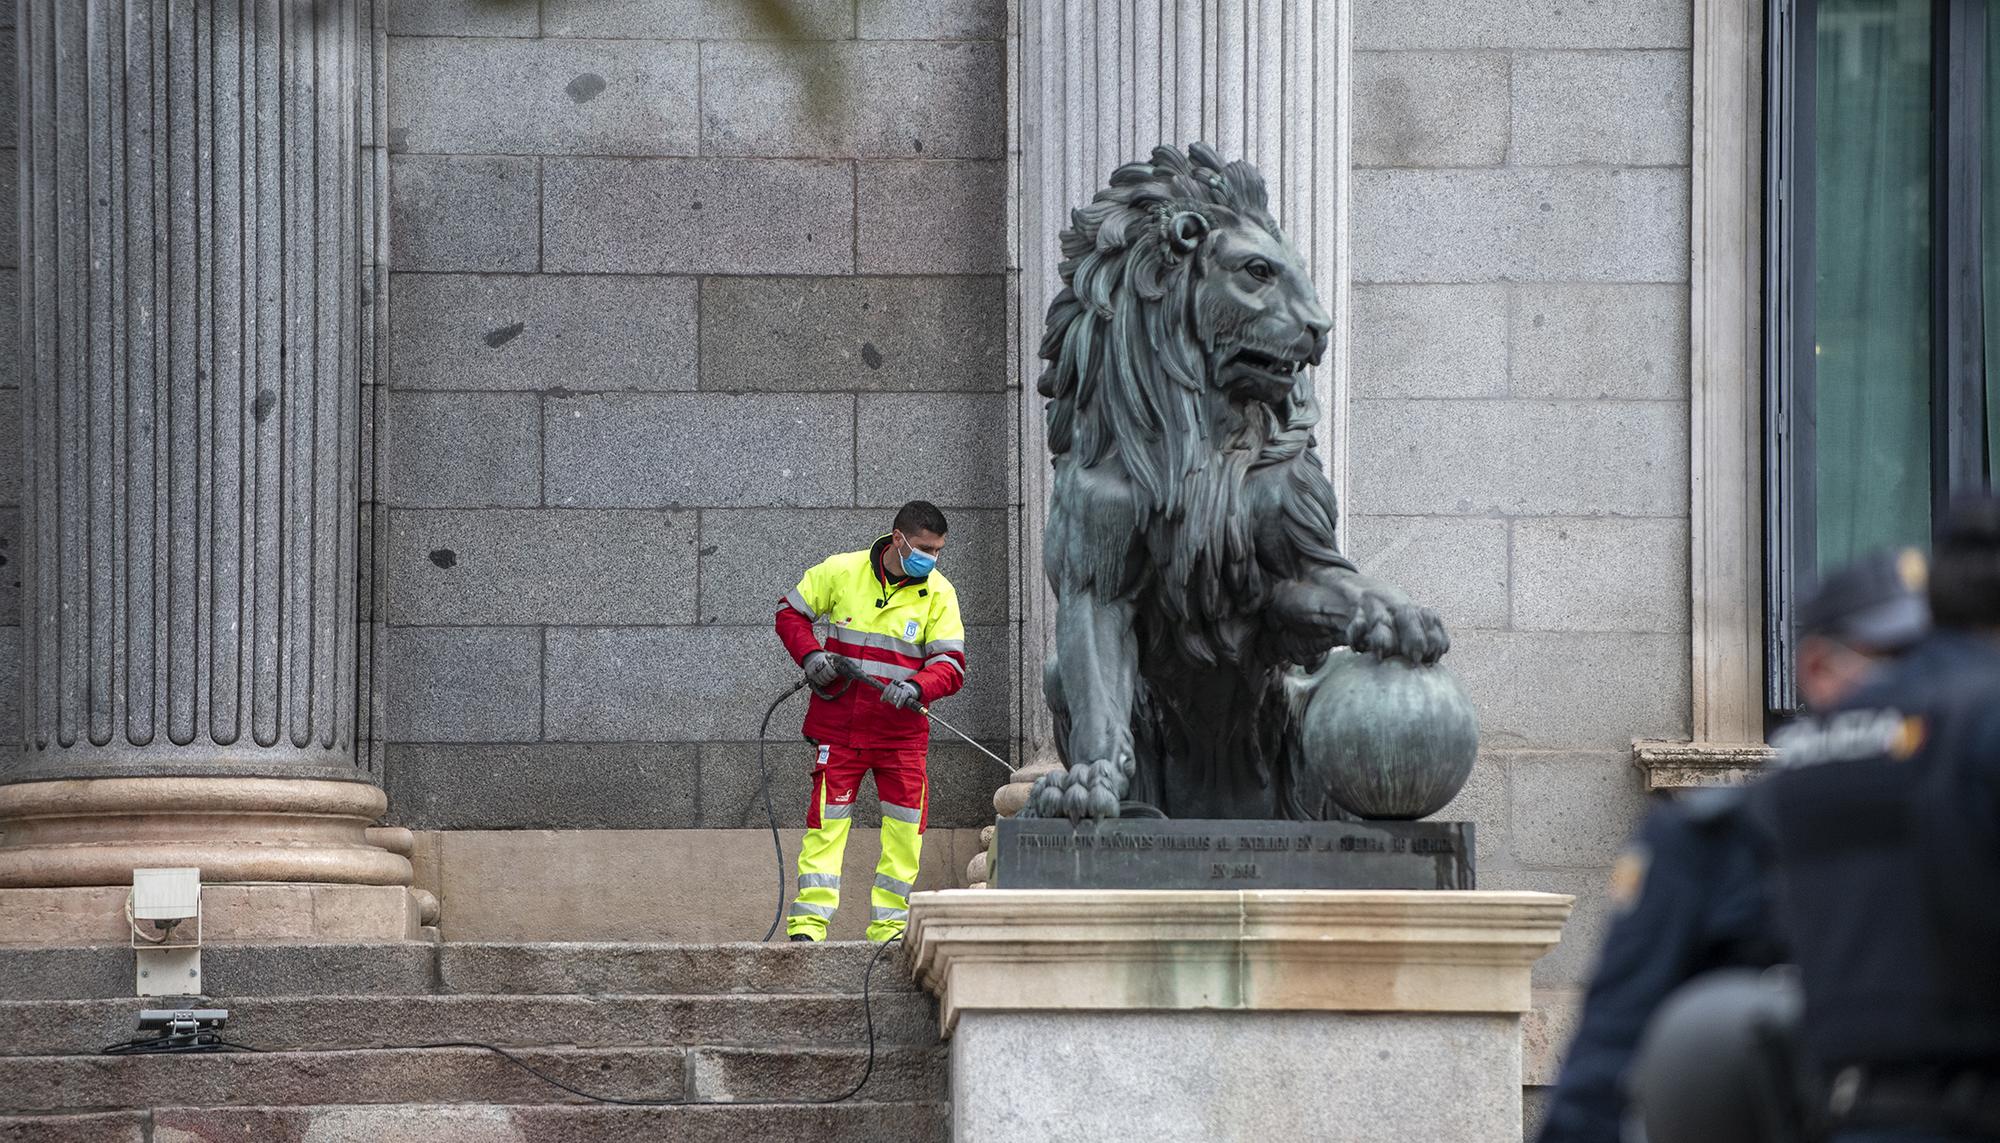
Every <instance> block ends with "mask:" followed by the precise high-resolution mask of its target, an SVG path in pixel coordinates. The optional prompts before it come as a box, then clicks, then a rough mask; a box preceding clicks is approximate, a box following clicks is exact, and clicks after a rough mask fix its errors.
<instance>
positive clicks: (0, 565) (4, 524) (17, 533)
mask: <svg viewBox="0 0 2000 1143" xmlns="http://www.w3.org/2000/svg"><path fill="white" fill-rule="evenodd" d="M12 396H13V394H12V393H5V392H0V401H6V400H8V399H9V398H11V397H12ZM20 622H21V511H20V509H18V508H0V627H13V626H16V625H18V624H19V623H20ZM14 701H16V700H15V699H14V698H13V696H11V695H9V696H6V697H4V698H0V704H4V703H10V702H14Z"/></svg>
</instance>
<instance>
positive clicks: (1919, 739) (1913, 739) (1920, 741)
mask: <svg viewBox="0 0 2000 1143" xmlns="http://www.w3.org/2000/svg"><path fill="white" fill-rule="evenodd" d="M1923 745H1924V720H1923V719H1921V718H1918V717H1917V716H1915V715H1911V716H1910V717H1908V718H1906V719H1904V720H1903V724H1902V725H1901V726H1899V727H1897V728H1896V736H1895V737H1894V738H1892V739H1890V740H1889V757H1890V758H1893V759H1895V760H1896V761H1898V762H1907V761H1909V759H1910V757H1911V756H1912V755H1914V754H1915V753H1916V752H1917V751H1919V750H1921V749H1923Z"/></svg>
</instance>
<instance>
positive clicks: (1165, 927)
mask: <svg viewBox="0 0 2000 1143" xmlns="http://www.w3.org/2000/svg"><path fill="white" fill-rule="evenodd" d="M1572 901H1573V898H1571V897H1569V896H1566V895H1562V894H1554V893H1529V892H1488V891H1464V892H1451V891H1428V892H1425V891H1408V892H1405V891H1371V890H1293V891H1285V890H1238V891H1230V890H1179V891H1177V890H1117V891H1113V890H1106V891H1090V890H1059V889H1058V890H1043V889H985V890H979V891H970V890H946V891H943V892H929V893H918V894H916V895H915V896H913V897H912V898H911V899H910V938H909V947H910V950H911V953H910V955H911V964H912V972H913V975H914V976H915V977H916V979H917V980H918V982H919V983H920V984H922V985H923V986H924V987H925V988H926V989H928V990H929V991H931V992H932V993H934V994H936V995H937V997H938V999H939V1008H938V1015H939V1020H940V1022H941V1024H942V1027H943V1030H944V1032H945V1034H946V1035H950V1034H951V1033H952V1031H953V1030H954V1029H955V1027H956V1026H957V1023H958V1018H959V1016H960V1014H961V1013H963V1012H966V1011H1005V1012H1023V1011H1041V1010H1066V1011H1068V1010H1078V1009H1082V1010H1100V1011H1101V1010H1153V1011H1159V1010H1189V1009H1225V1010H1254V1011H1317V1012H1457V1013H1507V1014H1518V1013H1522V1012H1526V1011H1528V1010H1529V1008H1530V1007H1531V999H1530V994H1529V970H1530V968H1531V967H1532V966H1533V965H1534V962H1535V961H1536V960H1537V959H1539V958H1540V957H1541V956H1542V955H1543V954H1544V953H1546V952H1548V950H1549V949H1550V948H1552V947H1554V945H1555V943H1556V941H1557V939H1558V938H1559V937H1560V936H1561V933H1562V924H1563V921H1564V919H1565V918H1566V917H1567V916H1568V915H1569V909H1570V904H1571V902H1572Z"/></svg>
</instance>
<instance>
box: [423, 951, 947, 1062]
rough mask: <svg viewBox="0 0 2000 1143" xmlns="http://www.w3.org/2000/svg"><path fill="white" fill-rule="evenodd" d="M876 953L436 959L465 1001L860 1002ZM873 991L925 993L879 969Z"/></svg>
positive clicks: (487, 954) (902, 976)
mask: <svg viewBox="0 0 2000 1143" xmlns="http://www.w3.org/2000/svg"><path fill="white" fill-rule="evenodd" d="M875 951H876V950H875V948H874V947H873V946H871V945H865V944H859V943H848V942H842V941H833V942H828V943H826V944H823V945H821V946H819V947H818V948H810V949H808V948H801V947H799V946H797V945H791V944H782V943H773V944H755V943H752V942H750V941H731V942H724V943H719V944H662V943H655V942H641V941H574V942H571V941H566V942H561V943H555V944H540V943H533V944H520V943H511V942H481V941H452V942H450V943H448V944H443V945H439V946H437V948H436V957H437V977H438V981H439V985H440V989H441V991H445V992H456V993H461V994H466V995H481V994H495V993H505V994H508V995H515V996H520V995H533V996H547V995H566V994H581V995H586V996H591V995H603V994H606V993H610V994H613V995H621V996H664V995H669V994H671V995H676V996H693V995H709V994H714V993H724V994H734V995H745V994H748V995H760V996H780V995H782V996H802V995H815V994H833V995H842V996H853V995H854V994H855V993H856V992H858V990H859V989H860V981H861V974H862V973H863V972H865V971H866V970H867V968H868V961H869V959H870V958H871V957H872V956H874V954H875ZM869 988H870V990H871V991H873V990H875V989H880V990H882V991H884V992H912V991H915V990H916V984H915V982H914V981H912V980H911V979H910V978H909V976H908V974H906V973H902V972H889V971H884V970H883V966H878V969H877V972H876V974H875V976H874V978H873V982H872V983H871V984H870V985H869ZM781 1050H782V1049H781Z"/></svg>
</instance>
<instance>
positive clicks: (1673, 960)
mask: <svg viewBox="0 0 2000 1143" xmlns="http://www.w3.org/2000/svg"><path fill="white" fill-rule="evenodd" d="M1923 566H1924V561H1923V556H1922V554H1921V553H1919V552H1916V551H1914V550H1905V551H1902V552H1898V553H1893V554H1888V555H1882V556H1876V557H1872V558H1868V559H1864V560H1862V561H1860V562H1858V563H1856V564H1855V565H1853V566H1852V567H1849V568H1847V569H1845V570H1843V571H1842V572H1840V573H1838V574H1835V575H1833V576H1830V577H1829V578H1828V579H1827V580H1826V581H1825V582H1824V583H1823V584H1821V585H1820V587H1819V588H1818V589H1817V590H1816V591H1815V592H1814V593H1813V594H1812V595H1811V597H1810V598H1809V599H1808V600H1807V601H1806V602H1805V604H1804V606H1803V607H1802V608H1801V611H1800V618H1799V624H1800V643H1799V650H1798V668H1799V671H1798V679H1799V689H1800V693H1801V694H1802V695H1803V696H1804V697H1805V699H1806V701H1807V702H1808V703H1809V704H1810V705H1811V706H1813V707H1815V708H1817V709H1825V708H1828V707H1831V706H1833V705H1835V704H1836V703H1838V702H1839V701H1840V700H1841V699H1842V698H1844V697H1845V696H1846V695H1847V694H1848V693H1850V692H1851V691H1853V690H1854V689H1855V688H1857V687H1859V686H1861V685H1863V684H1864V683H1865V682H1866V681H1867V680H1868V679H1869V678H1870V677H1871V676H1872V675H1873V674H1874V673H1875V672H1878V671H1879V670H1881V668H1882V666H1883V665H1884V664H1885V663H1886V662H1887V661H1888V660H1889V659H1891V658H1892V657H1894V656H1895V655H1897V654H1899V653H1901V652H1903V651H1905V650H1907V649H1908V648H1909V647H1910V646H1912V645H1913V644H1915V643H1916V642H1917V641H1918V640H1919V639H1921V638H1922V637H1923V636H1924V634H1925V633H1926V631H1927V630H1928V627H1929V613H1928V609H1927V607H1926V605H1925V601H1924V597H1923V595H1922V590H1923V585H1924V580H1923V575H1922V571H1923ZM1742 794H1743V792H1742V791H1740V790H1701V791H1695V792H1693V793H1691V794H1689V795H1687V796H1686V798H1685V800H1684V801H1682V802H1680V803H1668V804H1665V805H1662V806H1660V807H1658V808H1656V809H1655V810H1654V811H1653V812H1652V813H1651V814H1649V815H1648V816H1647V818H1646V821H1645V822H1644V823H1643V824H1642V826H1641V827H1640V830H1639V833H1638V836H1637V837H1636V838H1635V839H1634V841H1633V842H1632V844H1631V845H1629V846H1628V847H1627V848H1626V850H1625V852H1624V853H1622V854H1621V855H1620V856H1619V858H1618V861H1617V864H1616V865H1615V866H1614V868H1613V871H1612V879H1611V887H1610V895H1611V900H1612V904H1613V908H1614V909H1615V910H1616V914H1615V916H1614V919H1613V920H1612V923H1611V926H1610V929H1609V931H1608V932H1607V934H1606V936H1605V941H1604V946H1603V951H1602V952H1601V953H1600V956H1599V961H1598V965H1597V971H1596V974H1595V975H1594V976H1593V977H1592V980H1591V984H1590V989H1589V991H1588V992H1587V993H1586V995H1585V998H1584V1004H1583V1011H1582V1013H1581V1016H1580V1019H1579V1021H1578V1024H1577V1031H1576V1035H1575V1037H1574V1039H1572V1040H1571V1042H1570V1045H1569V1050H1568V1052H1567V1054H1566V1056H1565V1058H1564V1061H1563V1068H1562V1073H1561V1075H1560V1077H1559V1078H1558V1080H1557V1084H1556V1090H1555V1093H1554V1095H1553V1096H1552V1098H1551V1100H1550V1103H1549V1108H1548V1112H1547V1115H1546V1117H1545V1118H1544V1120H1543V1125H1542V1130H1541V1134H1540V1135H1539V1136H1538V1138H1539V1140H1540V1143H1617V1141H1618V1140H1619V1139H1620V1138H1621V1135H1620V1130H1621V1128H1620V1124H1621V1122H1622V1121H1623V1119H1624V1118H1625V1098H1624V1094H1623V1087H1622V1084H1623V1079H1624V1075H1625V1072H1626V1070H1627V1068H1628V1067H1629V1066H1630V1064H1631V1061H1632V1056H1633V1053H1634V1051H1635V1050H1636V1048H1637V1046H1638V1044H1639V1040H1640V1036H1641V1033H1642V1032H1643V1031H1644V1030H1645V1027H1646V1023H1647V1021H1648V1019H1649V1018H1650V1017H1651V1016H1652V1015H1653V1013H1654V1010H1655V1009H1656V1008H1658V1006H1659V1005H1660V1003H1661V1001H1662V1000H1663V999H1664V998H1665V997H1666V996H1667V995H1668V994H1669V993H1671V992H1672V991H1673V990H1674V989H1675V988H1677V987H1679V986H1680V985H1682V984H1684V983H1686V982H1687V981H1688V980H1690V979H1692V978H1694V977H1695V976H1697V975H1698V974H1701V973H1703V972H1707V971H1709V970H1712V969H1717V968H1722V967H1726V966H1732V965H1752V966H1762V965H1768V964H1771V963H1774V962H1775V961H1776V960H1777V958H1778V956H1779V949H1778V947H1777V945H1776V942H1775V940H1774V939H1773V936H1772V934H1771V932H1770V928H1769V926H1768V925H1767V923H1766V922H1765V918H1764V913H1765V894H1764V889H1763V885H1762V883H1761V881H1760V877H1759V872H1758V857H1757V851H1756V849H1755V847H1754V845H1753V844H1752V838H1751V835H1750V834H1749V832H1748V831H1747V830H1745V829H1744V828H1743V823H1742V820H1741V810H1742V805H1743V797H1742Z"/></svg>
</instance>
